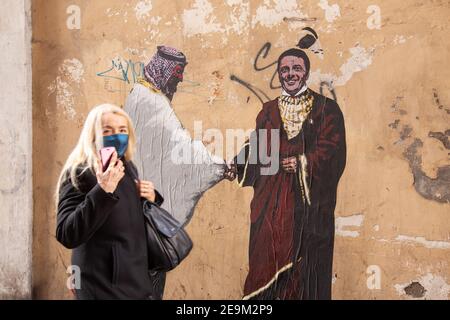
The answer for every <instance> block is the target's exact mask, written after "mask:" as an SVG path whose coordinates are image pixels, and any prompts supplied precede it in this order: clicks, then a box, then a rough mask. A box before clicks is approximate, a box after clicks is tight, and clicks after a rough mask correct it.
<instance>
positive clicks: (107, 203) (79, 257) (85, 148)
mask: <svg viewBox="0 0 450 320" xmlns="http://www.w3.org/2000/svg"><path fill="white" fill-rule="evenodd" d="M106 146H114V147H115V149H116V151H115V152H114V154H113V156H112V159H111V161H110V163H109V166H108V167H107V168H106V170H104V171H103V169H102V164H101V160H100V159H99V150H100V149H101V148H102V147H106ZM134 146H135V135H134V129H133V126H132V122H131V120H130V118H129V116H128V115H127V114H126V113H125V111H123V110H122V109H121V108H119V107H117V106H114V105H110V104H103V105H99V106H97V107H95V108H94V109H92V111H91V112H90V113H89V115H88V116H87V119H86V122H85V124H84V127H83V129H82V132H81V136H80V138H79V140H78V143H77V145H76V146H75V149H74V150H73V151H72V153H71V154H70V155H69V157H68V159H67V161H66V163H65V165H64V167H63V169H62V172H61V175H60V178H59V181H58V185H57V193H56V194H57V199H58V201H57V211H58V213H57V226H56V237H57V239H58V241H59V242H60V243H61V244H63V245H64V246H65V247H67V248H69V249H73V251H72V265H76V266H78V267H79V268H80V271H81V288H76V289H75V290H74V293H75V295H76V298H77V299H161V298H162V291H163V287H161V285H158V283H161V282H162V283H163V282H164V279H161V276H160V275H156V276H155V275H151V274H149V272H148V268H147V266H148V260H147V259H148V257H147V246H146V234H145V225H144V216H143V212H142V206H141V199H140V198H141V197H143V198H146V199H148V200H150V201H153V202H155V203H157V204H158V205H160V204H161V203H162V201H163V198H162V197H161V195H160V194H159V193H158V192H157V191H156V190H155V189H154V187H153V184H152V183H151V182H150V181H139V180H136V179H134V177H136V176H137V172H136V167H135V166H134V165H133V163H132V162H131V160H132V158H133V152H134ZM162 276H163V277H164V276H165V275H162Z"/></svg>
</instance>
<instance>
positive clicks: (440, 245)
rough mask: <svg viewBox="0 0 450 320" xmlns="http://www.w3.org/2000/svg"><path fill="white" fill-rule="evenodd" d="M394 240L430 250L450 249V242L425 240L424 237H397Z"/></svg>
mask: <svg viewBox="0 0 450 320" xmlns="http://www.w3.org/2000/svg"><path fill="white" fill-rule="evenodd" d="M395 240H397V241H400V242H406V243H411V244H413V243H417V244H421V245H423V246H424V247H426V248H430V249H450V242H446V241H434V240H427V239H425V238H424V237H411V236H405V235H398V236H397V237H396V238H395Z"/></svg>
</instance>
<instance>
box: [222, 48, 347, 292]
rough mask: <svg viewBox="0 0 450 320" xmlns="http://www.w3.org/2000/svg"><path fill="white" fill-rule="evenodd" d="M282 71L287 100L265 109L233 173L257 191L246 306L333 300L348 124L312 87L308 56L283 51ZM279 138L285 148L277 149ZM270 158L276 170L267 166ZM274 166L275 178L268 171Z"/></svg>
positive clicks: (282, 98)
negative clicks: (338, 198)
mask: <svg viewBox="0 0 450 320" xmlns="http://www.w3.org/2000/svg"><path fill="white" fill-rule="evenodd" d="M277 68H278V75H279V80H280V82H281V85H282V93H281V96H279V97H278V98H276V99H275V100H272V101H269V102H267V103H264V104H263V107H262V110H261V111H260V112H259V114H258V116H257V118H256V131H255V135H254V136H253V137H252V138H251V139H250V141H249V143H248V144H247V145H246V146H245V147H244V148H243V149H242V150H241V152H240V154H239V155H238V156H237V157H236V158H235V162H234V164H233V165H231V167H230V169H229V170H227V172H226V173H225V176H226V177H227V178H228V179H229V180H233V179H234V178H236V177H237V179H238V182H239V184H240V185H241V186H252V187H253V188H254V196H253V200H252V202H251V219H250V220H251V229H250V244H249V272H248V275H247V278H246V280H245V285H244V299H331V283H332V265H333V245H334V209H335V205H336V190H337V186H338V182H339V179H340V177H341V175H342V173H343V171H344V167H345V162H346V143H345V127H344V118H343V115H342V112H341V110H340V108H339V106H338V104H337V103H336V102H335V101H334V100H332V99H329V98H327V97H325V96H323V95H320V94H318V93H316V92H314V91H312V90H311V89H309V88H308V87H307V86H306V80H307V79H308V75H309V69H310V62H309V59H308V57H307V55H306V53H305V52H304V51H302V50H300V49H297V48H294V49H289V50H287V51H285V52H283V53H282V54H281V55H280V57H279V59H278V66H277ZM261 129H266V130H261ZM277 134H278V135H279V143H278V144H273V143H271V141H272V140H271V136H276V135H277ZM264 143H265V144H266V148H262V150H263V154H261V150H258V147H259V148H260V149H261V145H262V144H264ZM264 152H266V153H267V155H270V156H271V157H270V158H271V159H272V160H271V161H270V162H269V163H268V162H267V161H264V162H263V161H262V155H265V154H264ZM255 155H256V156H255ZM273 155H276V156H277V157H279V158H277V161H273V159H274V158H273ZM240 159H244V161H239V160H240ZM252 159H254V161H252ZM263 163H264V164H263ZM274 163H276V165H277V168H276V170H275V172H270V173H269V174H267V172H264V170H262V169H264V168H265V169H267V167H269V166H271V165H273V164H274ZM269 171H270V170H269Z"/></svg>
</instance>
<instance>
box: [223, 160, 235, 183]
mask: <svg viewBox="0 0 450 320" xmlns="http://www.w3.org/2000/svg"><path fill="white" fill-rule="evenodd" d="M236 175H237V168H236V165H235V164H230V166H227V168H226V169H225V172H224V173H223V177H224V178H225V179H227V180H230V181H233V180H234V179H236Z"/></svg>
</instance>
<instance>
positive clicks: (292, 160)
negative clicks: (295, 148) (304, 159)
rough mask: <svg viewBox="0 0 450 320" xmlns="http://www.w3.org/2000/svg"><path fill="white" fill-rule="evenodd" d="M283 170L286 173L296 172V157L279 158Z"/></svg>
mask: <svg viewBox="0 0 450 320" xmlns="http://www.w3.org/2000/svg"><path fill="white" fill-rule="evenodd" d="M281 166H282V167H283V170H284V171H285V172H288V173H296V172H297V168H298V161H297V157H288V158H284V159H281Z"/></svg>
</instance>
